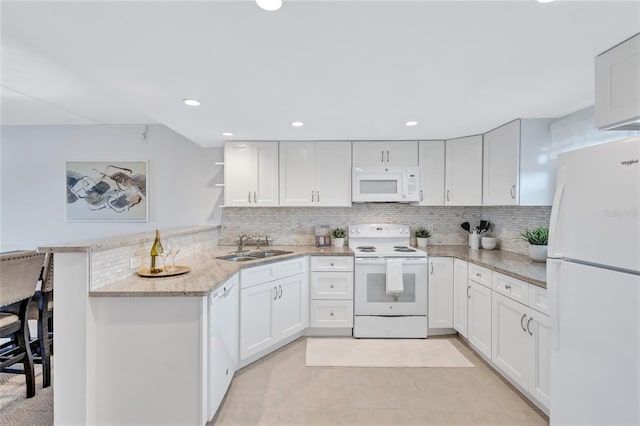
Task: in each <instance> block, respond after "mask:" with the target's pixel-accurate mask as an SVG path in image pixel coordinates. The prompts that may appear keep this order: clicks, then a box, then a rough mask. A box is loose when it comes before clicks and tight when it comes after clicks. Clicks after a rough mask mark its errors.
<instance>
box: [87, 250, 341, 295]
mask: <svg viewBox="0 0 640 426" xmlns="http://www.w3.org/2000/svg"><path fill="white" fill-rule="evenodd" d="M269 249H274V250H286V251H290V252H292V253H291V254H283V255H280V256H274V257H268V258H264V259H256V260H249V261H247V262H230V261H228V260H221V259H216V257H217V256H224V255H227V254H229V252H231V251H233V250H234V247H233V246H218V247H215V248H213V249H210V250H206V251H203V252H202V253H198V254H195V255H193V256H190V257H188V258H184V259H178V261H177V262H176V263H181V264H185V265H187V266H190V267H191V272H189V273H187V274H183V275H176V276H173V277H157V278H156V277H154V278H144V277H139V276H138V275H132V276H130V277H128V278H126V279H124V280H121V281H118V282H115V283H112V284H108V285H106V286H104V287H101V288H99V289H97V290H93V291H90V292H89V295H90V296H94V297H96V296H97V297H163V296H206V295H207V294H209V293H210V292H211V291H213V290H215V289H216V288H218V287H219V286H220V285H221V284H223V283H224V282H225V281H227V280H228V279H229V278H231V276H233V275H234V274H235V273H236V272H238V271H239V270H240V269H243V268H250V267H253V266H258V265H265V264H268V263H273V262H281V261H283V260H288V259H293V258H296V257H300V256H308V255H313V256H353V252H352V251H351V250H350V249H349V247H315V246H269Z"/></svg>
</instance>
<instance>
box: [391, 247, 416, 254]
mask: <svg viewBox="0 0 640 426" xmlns="http://www.w3.org/2000/svg"><path fill="white" fill-rule="evenodd" d="M393 251H399V252H402V253H410V252H413V251H416V249H412V248H411V247H402V246H400V247H398V246H396V247H394V248H393Z"/></svg>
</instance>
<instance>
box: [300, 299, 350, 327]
mask: <svg viewBox="0 0 640 426" xmlns="http://www.w3.org/2000/svg"><path fill="white" fill-rule="evenodd" d="M310 325H311V327H353V301H352V300H312V301H311V324H310Z"/></svg>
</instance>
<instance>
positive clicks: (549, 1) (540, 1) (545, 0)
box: [538, 0, 555, 3]
mask: <svg viewBox="0 0 640 426" xmlns="http://www.w3.org/2000/svg"><path fill="white" fill-rule="evenodd" d="M552 1H555V0H538V3H551V2H552Z"/></svg>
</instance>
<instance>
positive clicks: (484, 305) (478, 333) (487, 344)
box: [467, 280, 491, 359]
mask: <svg viewBox="0 0 640 426" xmlns="http://www.w3.org/2000/svg"><path fill="white" fill-rule="evenodd" d="M468 284H469V289H468V290H469V297H468V303H469V304H468V308H467V315H468V329H467V339H469V343H470V344H471V345H472V346H473V347H474V348H475V349H477V350H478V351H480V352H481V353H482V354H483V355H484V356H486V357H487V358H488V359H491V289H490V288H488V287H485V286H483V285H481V284H478V283H476V282H475V281H471V280H469V283H468Z"/></svg>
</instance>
